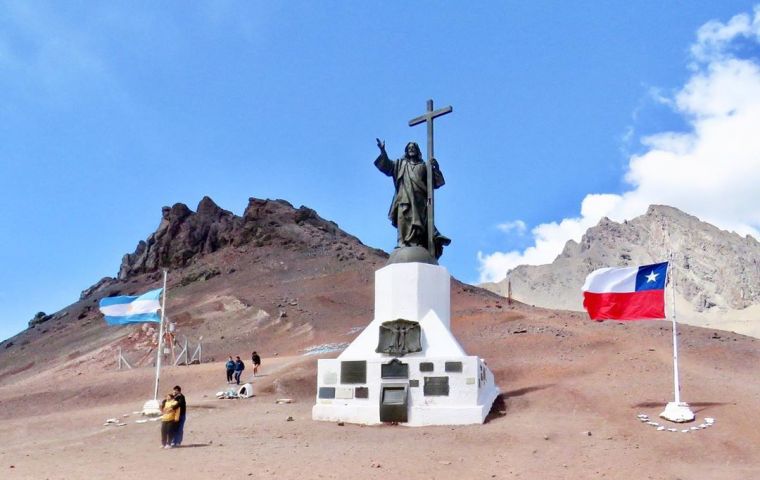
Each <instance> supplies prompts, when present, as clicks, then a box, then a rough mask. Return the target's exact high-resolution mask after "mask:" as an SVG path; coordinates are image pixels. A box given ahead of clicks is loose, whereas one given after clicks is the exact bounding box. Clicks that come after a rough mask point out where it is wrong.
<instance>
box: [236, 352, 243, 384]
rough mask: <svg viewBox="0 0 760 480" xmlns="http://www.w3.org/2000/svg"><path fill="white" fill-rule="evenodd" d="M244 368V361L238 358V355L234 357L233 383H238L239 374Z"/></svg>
mask: <svg viewBox="0 0 760 480" xmlns="http://www.w3.org/2000/svg"><path fill="white" fill-rule="evenodd" d="M243 370H245V363H243V361H242V360H240V357H235V383H237V384H238V385H240V375H241V374H242V373H243Z"/></svg>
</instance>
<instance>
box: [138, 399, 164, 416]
mask: <svg viewBox="0 0 760 480" xmlns="http://www.w3.org/2000/svg"><path fill="white" fill-rule="evenodd" d="M141 413H142V414H143V415H145V416H147V417H155V416H158V415H161V404H159V403H158V400H148V401H147V402H145V403H144V404H143V409H142V412H141Z"/></svg>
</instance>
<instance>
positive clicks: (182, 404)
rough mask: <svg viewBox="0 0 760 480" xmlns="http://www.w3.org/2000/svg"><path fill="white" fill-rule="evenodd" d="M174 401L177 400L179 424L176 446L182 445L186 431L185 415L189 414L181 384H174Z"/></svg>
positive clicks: (175, 435) (175, 436)
mask: <svg viewBox="0 0 760 480" xmlns="http://www.w3.org/2000/svg"><path fill="white" fill-rule="evenodd" d="M174 401H175V402H177V415H178V419H177V424H176V426H175V427H176V428H175V431H174V441H173V442H172V444H174V446H175V447H179V446H180V445H182V437H183V435H184V433H185V417H186V414H187V402H186V401H185V396H184V395H182V388H181V387H180V386H179V385H175V386H174Z"/></svg>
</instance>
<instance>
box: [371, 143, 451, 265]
mask: <svg viewBox="0 0 760 480" xmlns="http://www.w3.org/2000/svg"><path fill="white" fill-rule="evenodd" d="M375 166H376V167H377V168H378V170H380V171H381V172H383V173H384V174H386V175H388V176H389V177H392V178H393V183H394V185H395V187H396V191H395V194H394V195H393V201H392V202H391V208H390V210H389V211H388V218H389V219H390V221H391V224H393V226H394V227H396V229H397V231H398V246H399V247H408V246H420V247H423V248H428V245H427V167H426V166H425V162H423V161H415V160H413V159H410V158H408V157H406V156H404V157H402V158H400V159H398V160H396V161H392V160H390V159H389V158H388V155H387V153H385V152H381V153H380V156H378V157H377V160H375ZM445 183H446V182H445V180H444V178H443V173H441V170H440V169H439V168H438V166H437V165H433V188H439V187H441V186H443V185H444V184H445ZM433 241H434V243H435V250H436V255H435V256H436V258H439V257H440V256H441V253H442V252H443V246H444V245H448V244H449V243H451V240H449V239H448V238H446V237H444V236H443V235H441V234H440V233H439V232H438V229H435V231H434V235H433Z"/></svg>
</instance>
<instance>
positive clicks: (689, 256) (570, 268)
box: [485, 205, 760, 332]
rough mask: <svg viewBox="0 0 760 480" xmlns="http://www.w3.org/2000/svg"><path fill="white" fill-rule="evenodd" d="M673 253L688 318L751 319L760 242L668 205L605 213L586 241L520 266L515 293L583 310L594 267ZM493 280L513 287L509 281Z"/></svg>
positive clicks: (758, 291) (757, 298)
mask: <svg viewBox="0 0 760 480" xmlns="http://www.w3.org/2000/svg"><path fill="white" fill-rule="evenodd" d="M669 255H672V258H671V270H672V271H673V272H674V273H675V276H676V278H677V282H676V292H677V294H678V296H679V302H681V303H682V304H683V306H682V308H681V309H682V310H685V311H683V312H681V314H679V316H680V317H681V318H687V319H688V318H690V319H691V320H690V321H691V323H695V324H700V321H701V320H700V317H705V316H709V317H710V318H715V319H718V320H721V319H728V318H742V319H744V318H746V317H747V316H748V315H750V316H751V313H749V312H751V310H752V309H753V308H757V309H758V310H759V311H760V286H759V285H760V243H758V242H757V240H755V239H754V238H752V237H751V236H746V237H742V236H740V235H738V234H736V233H734V232H728V231H725V230H721V229H719V228H717V227H715V226H714V225H711V224H709V223H707V222H703V221H701V220H700V219H699V218H697V217H695V216H693V215H689V214H687V213H684V212H682V211H680V210H678V209H677V208H674V207H670V206H667V205H651V206H650V207H649V208H648V209H647V212H646V213H645V214H644V215H641V216H639V217H636V218H633V219H631V220H628V221H624V222H622V223H618V222H615V221H613V220H610V219H609V218H606V217H605V218H602V219H601V220H600V221H599V223H598V224H597V225H595V226H594V227H591V228H589V229H588V230H587V231H586V233H585V234H584V235H583V237H582V238H581V240H580V242H578V243H576V242H574V241H572V240H571V241H568V242H567V244H565V248H564V249H563V251H562V254H560V255H559V256H558V257H557V258H556V259H555V260H554V262H552V263H551V264H548V265H536V266H531V265H521V266H518V267H517V268H515V269H513V270H512V273H511V278H512V291H513V296H514V298H515V299H517V300H520V301H523V302H526V303H529V304H533V305H538V306H542V307H547V308H558V309H568V310H582V308H583V307H582V296H581V293H580V287H581V285H583V281H584V279H585V277H586V275H588V274H589V273H590V272H591V271H593V270H595V269H597V268H602V267H615V266H631V265H646V264H649V263H656V262H662V261H666V260H668V258H669ZM485 286H486V288H490V289H492V290H493V291H495V292H497V293H504V292H506V282H505V281H502V282H500V283H497V284H492V285H485ZM711 321H712V320H711ZM737 321H738V320H737ZM742 321H743V320H742ZM731 325H732V326H731V328H733V329H735V330H736V331H739V330H742V328H737V327H736V326H735V324H733V323H732V324H731ZM719 328H720V327H719ZM757 331H759V332H760V325H758V327H757Z"/></svg>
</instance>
